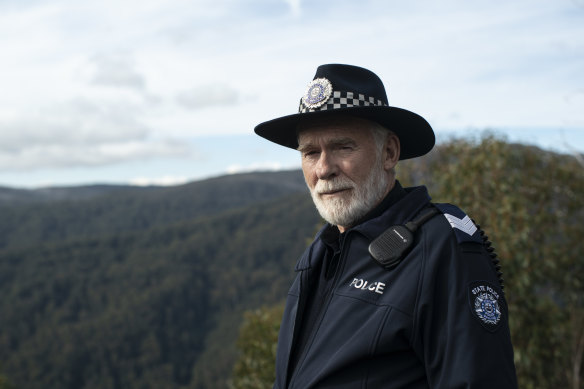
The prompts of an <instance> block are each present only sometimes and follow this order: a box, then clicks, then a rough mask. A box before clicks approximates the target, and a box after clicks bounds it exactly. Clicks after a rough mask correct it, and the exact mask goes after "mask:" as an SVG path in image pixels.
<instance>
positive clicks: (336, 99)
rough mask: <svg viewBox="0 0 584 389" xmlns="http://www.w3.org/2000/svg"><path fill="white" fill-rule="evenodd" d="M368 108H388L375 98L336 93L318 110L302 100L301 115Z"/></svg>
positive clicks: (350, 93) (349, 93) (299, 108)
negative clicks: (342, 109) (332, 110)
mask: <svg viewBox="0 0 584 389" xmlns="http://www.w3.org/2000/svg"><path fill="white" fill-rule="evenodd" d="M368 106H379V107H382V106H387V104H385V103H384V102H383V101H381V100H377V99H375V98H374V97H369V96H365V95H362V94H357V93H353V92H341V91H334V92H333V95H332V96H331V97H330V98H329V99H328V100H327V102H326V103H324V104H323V105H321V106H320V107H317V108H312V109H310V108H308V107H307V106H305V105H304V102H303V101H302V99H300V107H298V112H299V113H306V112H316V111H328V110H331V109H339V108H350V107H368Z"/></svg>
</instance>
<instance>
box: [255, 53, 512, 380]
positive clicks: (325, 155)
mask: <svg viewBox="0 0 584 389" xmlns="http://www.w3.org/2000/svg"><path fill="white" fill-rule="evenodd" d="M255 132H256V133H257V134H259V135H260V136H262V137H264V138H266V139H268V140H270V141H272V142H275V143H277V144H280V145H283V146H286V147H291V148H294V149H298V150H299V151H300V153H301V158H302V171H303V173H304V178H305V180H306V184H307V185H308V188H309V189H310V193H311V195H312V198H313V200H314V203H315V205H316V207H317V209H318V211H319V213H320V214H321V216H322V217H323V218H324V219H325V220H326V221H327V222H328V224H327V225H326V226H325V227H324V228H323V229H322V230H321V231H320V232H319V233H318V234H317V236H316V238H315V240H314V242H313V243H312V245H311V246H310V247H309V248H308V249H307V250H306V252H305V253H304V254H303V256H302V257H301V258H300V260H299V262H298V263H297V265H296V269H295V270H296V272H297V273H298V275H297V278H296V280H295V282H294V283H293V285H292V287H291V289H290V291H289V294H288V300H287V304H286V310H285V313H284V317H283V320H282V325H281V329H280V336H279V340H278V350H277V360H276V382H275V384H274V388H279V389H284V388H299V389H308V388H335V389H343V388H408V389H412V388H498V389H499V388H516V387H517V382H516V376H515V367H514V364H513V350H512V346H511V341H510V334H509V327H508V318H507V304H506V302H505V298H504V295H503V290H502V289H503V288H502V280H501V279H500V274H501V273H500V272H498V270H499V268H500V267H499V266H498V265H497V262H498V261H497V259H496V256H495V255H494V254H493V253H492V249H490V248H489V246H490V242H488V241H487V239H486V237H484V234H483V233H482V232H481V231H480V230H479V229H478V228H477V226H475V225H474V223H473V222H472V221H471V220H470V219H469V217H468V216H466V215H465V214H464V213H463V212H462V211H461V210H460V209H458V208H457V207H455V206H453V205H450V204H432V203H431V202H430V197H429V195H428V193H427V190H426V188H425V187H416V188H403V187H402V186H401V185H400V184H399V182H398V181H397V180H396V177H395V171H394V168H395V166H396V164H397V163H398V161H399V160H403V159H407V158H413V157H417V156H421V155H424V154H426V153H427V152H429V151H430V150H431V149H432V147H433V146H434V142H435V141H434V132H433V130H432V128H431V127H430V125H429V124H428V123H427V122H426V121H425V120H424V119H423V118H422V117H420V116H418V115H417V114H415V113H413V112H409V111H407V110H403V109H400V108H395V107H390V106H388V102H387V96H386V93H385V89H384V87H383V84H382V82H381V80H380V79H379V78H378V77H377V76H376V75H375V74H374V73H372V72H370V71H369V70H366V69H363V68H359V67H355V66H349V65H338V64H331V65H322V66H320V67H319V68H318V69H317V72H316V75H315V77H314V79H313V81H312V82H311V83H310V84H309V86H308V89H307V91H306V94H305V95H304V96H303V97H302V99H301V102H300V108H299V113H297V114H294V115H289V116H285V117H282V118H278V119H274V120H271V121H268V122H265V123H262V124H260V125H258V126H257V127H256V128H255Z"/></svg>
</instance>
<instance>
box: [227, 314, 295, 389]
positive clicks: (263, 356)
mask: <svg viewBox="0 0 584 389" xmlns="http://www.w3.org/2000/svg"><path fill="white" fill-rule="evenodd" d="M283 313H284V306H283V304H278V305H275V306H273V307H270V308H261V309H257V310H254V311H248V312H246V313H245V315H244V321H243V325H242V327H241V330H240V332H239V337H238V339H237V347H238V348H239V350H240V351H241V355H240V356H239V358H238V360H237V363H236V364H235V368H234V370H233V377H234V379H233V383H232V387H233V388H234V389H264V388H265V389H269V388H271V387H272V385H273V383H274V380H275V379H276V375H275V369H274V361H275V359H276V343H277V340H278V331H279V329H280V321H281V319H282V314H283Z"/></svg>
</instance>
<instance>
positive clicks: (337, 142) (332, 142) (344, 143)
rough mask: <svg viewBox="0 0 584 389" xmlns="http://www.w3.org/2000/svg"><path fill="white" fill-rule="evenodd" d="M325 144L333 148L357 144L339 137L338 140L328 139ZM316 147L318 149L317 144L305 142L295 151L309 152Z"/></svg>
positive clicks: (348, 138) (350, 139) (352, 140)
mask: <svg viewBox="0 0 584 389" xmlns="http://www.w3.org/2000/svg"><path fill="white" fill-rule="evenodd" d="M326 144H327V146H333V147H335V146H337V147H338V146H347V145H356V144H357V142H355V140H354V139H353V138H350V137H340V138H333V139H330V140H328V141H327V142H326ZM316 147H318V145H317V144H314V143H312V142H306V143H303V144H300V145H298V148H297V150H298V151H300V152H303V151H307V150H310V149H313V148H316Z"/></svg>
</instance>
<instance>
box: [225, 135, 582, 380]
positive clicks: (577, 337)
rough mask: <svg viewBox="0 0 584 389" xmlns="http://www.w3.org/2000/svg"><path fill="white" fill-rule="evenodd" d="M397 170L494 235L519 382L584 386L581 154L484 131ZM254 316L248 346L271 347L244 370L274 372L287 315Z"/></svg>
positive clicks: (248, 359)
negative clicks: (279, 335) (276, 333)
mask: <svg viewBox="0 0 584 389" xmlns="http://www.w3.org/2000/svg"><path fill="white" fill-rule="evenodd" d="M398 178H399V179H400V181H401V182H402V184H404V185H405V186H411V185H419V184H426V185H427V186H428V187H429V189H430V193H431V194H432V195H433V201H434V202H449V203H453V204H457V205H458V206H460V207H461V208H462V209H463V210H465V211H466V212H467V213H468V214H469V215H470V216H471V217H472V218H473V219H475V220H476V221H477V222H478V223H480V225H481V228H482V229H483V230H485V231H486V233H487V234H488V235H489V237H490V240H491V241H492V242H493V246H494V247H495V248H496V249H497V253H498V255H499V258H500V259H501V264H502V266H503V271H504V277H505V291H506V298H507V301H508V305H509V316H510V320H509V325H510V329H511V336H512V341H513V345H514V351H515V365H516V368H517V375H518V380H519V387H520V388H526V389H539V388H542V389H543V388H570V389H582V388H584V382H583V380H582V364H583V355H584V282H583V280H582V274H584V239H583V237H584V224H583V223H582V220H584V196H583V194H584V170H583V169H582V166H581V165H580V164H579V162H578V160H577V158H574V157H573V156H570V155H562V154H556V153H552V152H548V151H543V150H541V149H539V148H536V147H530V146H524V145H517V144H511V143H509V142H506V141H505V140H504V139H502V138H499V137H497V136H495V135H492V134H485V135H483V136H482V138H480V139H478V140H473V139H459V140H454V141H451V142H449V143H446V144H442V145H440V146H439V147H437V148H436V149H435V150H434V151H433V152H431V153H430V154H428V155H427V156H425V157H423V158H419V159H416V160H412V161H404V162H402V163H401V164H400V165H399V167H398ZM278 308H279V307H278ZM255 315H256V316H251V317H253V318H254V319H250V318H249V317H248V319H247V322H246V325H245V327H244V328H245V332H243V331H242V334H241V335H240V339H241V338H244V339H245V341H243V343H241V345H242V347H244V349H245V348H247V347H249V348H250V350H253V349H254V347H255V349H257V348H258V345H261V349H262V350H263V352H257V353H253V352H251V351H250V352H246V353H244V354H243V355H242V359H240V361H238V364H240V365H238V366H240V367H239V368H238V369H236V375H238V376H239V377H243V376H245V375H247V376H249V377H257V376H259V375H260V374H262V377H263V376H266V377H267V369H268V366H272V365H270V363H273V362H272V361H273V355H271V354H270V353H268V352H266V350H270V345H271V347H272V349H273V347H275V338H274V337H273V333H272V332H270V331H266V330H265V329H266V328H272V329H273V328H276V327H277V326H278V323H279V315H276V316H270V315H267V314H263V315H262V314H260V313H256V314H255ZM257 315H259V316H257ZM260 317H261V318H262V319H261V320H260V319H259V318H260ZM270 320H271V321H270ZM256 325H257V326H258V327H257V328H256V329H254V328H250V326H256ZM272 342H274V343H272ZM253 345H256V346H253ZM242 366H245V368H243V367H242ZM256 369H259V370H256ZM259 371H262V372H263V373H260V372H259ZM494 373H496V372H494ZM269 379H272V376H269ZM269 379H266V381H265V382H268V381H269ZM272 380H273V379H272ZM251 387H254V386H236V388H251ZM256 387H264V386H256ZM266 387H267V386H266Z"/></svg>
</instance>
